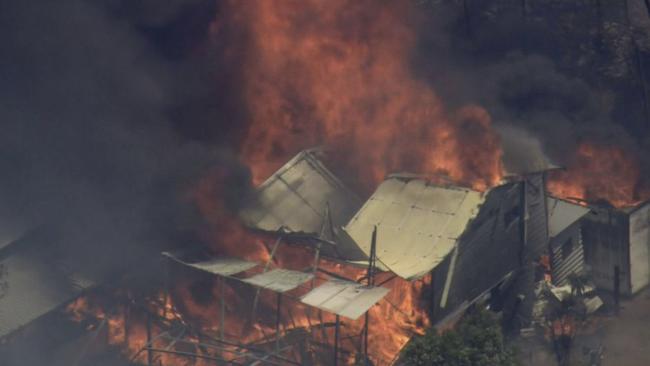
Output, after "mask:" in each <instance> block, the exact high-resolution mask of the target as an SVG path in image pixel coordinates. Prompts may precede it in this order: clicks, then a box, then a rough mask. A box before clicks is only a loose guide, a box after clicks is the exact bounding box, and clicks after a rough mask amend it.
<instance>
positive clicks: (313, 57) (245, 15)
mask: <svg viewBox="0 0 650 366" xmlns="http://www.w3.org/2000/svg"><path fill="white" fill-rule="evenodd" d="M229 4H230V9H229V11H228V12H226V13H227V14H228V15H229V16H230V17H232V19H234V23H235V24H236V25H237V26H238V27H240V30H241V31H244V32H246V34H248V35H249V39H248V41H247V42H246V43H245V44H244V47H246V52H245V55H246V56H245V59H244V60H243V61H242V63H243V69H244V82H243V88H244V96H245V102H246V104H247V105H248V110H249V112H250V121H249V126H248V134H247V137H246V139H245V141H244V143H243V145H242V147H241V153H242V156H243V159H244V161H245V162H247V163H248V164H249V165H250V166H251V167H252V169H253V174H254V180H255V182H256V183H259V182H261V180H262V179H264V178H266V177H267V176H269V175H270V174H271V173H272V172H273V171H274V170H276V169H277V168H278V167H279V166H281V165H282V164H283V163H284V162H285V161H286V160H287V159H288V158H289V157H291V156H292V155H294V154H295V153H297V152H298V151H299V150H301V149H303V148H307V147H313V146H316V145H324V146H325V147H327V148H329V150H330V151H331V152H332V153H333V156H334V160H335V161H336V162H337V163H338V164H339V165H340V166H341V167H342V168H343V170H345V171H346V172H348V173H349V175H350V176H351V178H353V179H354V180H355V182H357V183H358V184H359V185H360V186H361V187H364V188H366V189H373V188H374V187H375V186H376V184H377V183H378V182H380V181H381V180H382V179H383V178H384V176H385V175H386V174H387V173H390V172H395V171H412V172H417V173H443V174H446V175H448V176H449V177H450V178H452V179H453V180H455V181H457V182H461V183H464V184H467V185H472V186H474V187H475V188H479V189H484V188H486V187H487V186H490V185H493V184H494V183H496V182H497V181H498V180H499V178H500V176H501V166H500V148H499V144H498V140H497V137H496V135H495V134H494V132H493V131H492V130H491V129H490V124H491V121H490V117H489V115H488V113H487V112H486V111H485V110H483V109H482V108H481V107H478V106H474V105H469V106H465V107H462V108H460V109H459V110H456V111H449V110H447V109H446V108H445V107H444V106H443V104H442V103H441V101H440V99H439V98H438V96H437V95H436V93H435V92H434V91H433V90H432V89H431V87H429V85H427V84H426V83H425V82H423V81H421V80H418V79H416V78H415V77H414V76H413V75H412V72H411V67H410V56H411V54H412V52H413V50H414V48H415V45H416V40H417V37H416V34H415V32H414V30H413V27H412V25H411V22H414V21H415V20H416V19H415V18H414V17H413V14H411V12H410V9H409V6H408V3H404V2H377V1H369V0H361V1H360V0H331V1H319V0H300V1H257V2H253V1H231V2H230V3H229ZM479 149H480V153H476V152H477V150H479Z"/></svg>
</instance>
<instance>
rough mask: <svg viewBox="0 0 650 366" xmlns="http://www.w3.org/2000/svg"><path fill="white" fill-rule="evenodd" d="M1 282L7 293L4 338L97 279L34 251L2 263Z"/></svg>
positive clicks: (1, 302) (1, 317) (0, 308)
mask: <svg viewBox="0 0 650 366" xmlns="http://www.w3.org/2000/svg"><path fill="white" fill-rule="evenodd" d="M0 267H1V268H2V271H3V273H2V275H1V276H0V280H1V281H2V282H3V283H4V284H5V285H6V291H5V292H4V294H3V296H0V338H2V337H5V336H8V335H9V334H11V333H13V332H14V331H17V330H18V329H20V328H21V327H23V326H25V325H27V324H29V323H31V322H32V321H34V320H36V319H38V318H40V317H41V316H43V315H45V314H47V313H49V312H51V311H53V310H55V309H58V308H60V307H61V306H63V305H64V304H65V303H67V302H69V301H71V300H73V299H75V298H77V297H78V296H79V295H81V293H82V291H84V290H86V289H89V288H91V287H94V286H95V285H96V283H97V282H96V280H95V279H92V278H89V277H88V276H85V275H84V274H81V273H79V272H76V271H74V270H72V269H71V267H70V266H68V263H64V262H58V261H55V260H53V259H52V258H44V256H42V255H39V254H37V253H33V252H19V253H15V254H13V255H11V256H9V257H8V258H5V259H3V260H2V261H0Z"/></svg>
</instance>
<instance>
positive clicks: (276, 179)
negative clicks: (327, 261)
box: [240, 150, 361, 235]
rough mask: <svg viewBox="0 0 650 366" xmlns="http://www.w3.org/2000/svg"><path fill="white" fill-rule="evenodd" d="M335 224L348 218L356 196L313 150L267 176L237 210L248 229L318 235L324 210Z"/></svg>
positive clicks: (344, 221)
mask: <svg viewBox="0 0 650 366" xmlns="http://www.w3.org/2000/svg"><path fill="white" fill-rule="evenodd" d="M328 205H329V214H330V217H331V219H332V223H333V225H334V226H335V227H339V226H341V225H343V224H345V223H346V222H347V220H348V219H349V218H350V217H352V215H353V214H354V212H355V211H356V210H357V209H358V208H359V207H360V206H361V201H360V199H359V198H358V197H357V196H356V195H355V194H354V193H352V192H351V191H350V190H349V189H347V188H346V187H345V186H344V185H343V184H342V183H341V182H340V181H339V180H338V179H337V178H336V177H335V176H334V175H333V174H332V173H331V172H330V171H329V170H327V168H325V166H324V165H323V164H322V163H321V162H320V161H319V160H318V158H317V156H316V152H315V151H313V150H309V151H303V152H301V153H299V154H298V155H297V156H295V157H294V158H293V159H291V161H289V162H288V163H287V164H286V165H284V166H283V167H282V168H280V169H279V170H278V171H277V172H276V173H274V174H273V175H272V176H271V177H269V178H268V179H267V180H266V181H265V182H264V183H263V184H262V185H261V186H260V187H259V188H258V189H257V191H256V193H255V195H254V197H253V198H252V199H251V200H250V202H249V203H248V204H247V205H246V207H245V208H243V209H242V210H241V212H240V216H241V218H242V220H243V221H244V223H245V224H246V225H248V226H250V227H252V228H255V229H259V230H264V231H270V232H275V231H278V230H281V229H284V230H288V231H290V232H295V233H307V234H314V235H318V234H319V232H320V230H321V227H322V225H323V222H324V221H325V218H326V216H325V212H326V210H327V206H328Z"/></svg>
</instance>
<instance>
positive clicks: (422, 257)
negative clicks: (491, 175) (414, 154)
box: [344, 176, 484, 279]
mask: <svg viewBox="0 0 650 366" xmlns="http://www.w3.org/2000/svg"><path fill="white" fill-rule="evenodd" d="M483 200H484V195H483V194H482V193H480V192H477V191H473V190H471V189H466V188H460V187H443V186H436V185H432V184H429V183H427V182H426V181H424V180H421V179H404V178H402V177H396V176H394V177H390V178H389V179H387V180H385V181H384V182H383V183H382V184H381V185H380V186H379V187H378V188H377V190H376V191H375V193H374V194H373V195H372V196H371V197H370V199H369V200H368V201H367V202H366V203H365V204H364V205H363V207H361V209H360V210H359V211H358V212H357V214H356V215H355V216H354V217H353V218H352V219H351V220H350V222H349V223H348V224H347V225H346V226H345V228H344V231H345V233H347V235H348V236H349V239H350V240H352V241H353V242H354V243H356V245H357V246H359V248H360V249H361V250H362V251H363V252H364V253H365V254H366V255H368V256H369V255H370V246H371V243H370V241H371V235H372V231H373V229H374V227H375V226H377V258H378V260H379V263H378V266H379V267H382V265H383V266H384V267H387V269H389V270H390V271H392V272H394V273H395V274H397V275H398V276H400V277H402V278H405V279H416V278H419V277H421V276H423V275H425V274H426V273H428V272H430V271H431V270H432V269H433V268H435V267H436V266H437V265H438V264H439V263H440V262H442V261H443V260H444V259H445V257H446V256H447V255H448V254H449V253H450V252H451V251H452V249H453V248H454V246H455V245H456V242H457V240H458V239H459V238H460V236H461V235H462V234H463V232H464V231H465V228H466V227H467V225H468V224H469V222H470V221H471V220H472V219H473V218H474V217H475V216H476V215H477V213H478V209H479V206H480V205H481V204H482V203H483Z"/></svg>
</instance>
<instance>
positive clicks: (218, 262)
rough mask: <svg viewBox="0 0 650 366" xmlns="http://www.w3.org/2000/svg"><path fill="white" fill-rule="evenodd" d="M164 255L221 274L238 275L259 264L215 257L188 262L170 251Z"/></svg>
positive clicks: (199, 268)
mask: <svg viewBox="0 0 650 366" xmlns="http://www.w3.org/2000/svg"><path fill="white" fill-rule="evenodd" d="M163 255H164V256H166V257H169V258H171V259H173V260H174V261H176V262H178V263H181V264H183V265H186V266H189V267H193V268H196V269H198V270H201V271H205V272H208V273H212V274H216V275H220V276H232V275H236V274H237V273H241V272H244V271H247V270H249V269H251V268H253V267H255V266H257V263H255V262H249V261H245V260H242V259H238V258H215V259H210V260H208V261H203V262H196V263H188V262H185V261H183V260H181V259H179V258H177V257H175V256H174V255H172V254H170V253H163Z"/></svg>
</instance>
